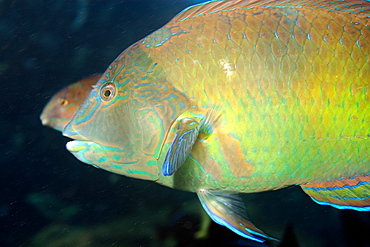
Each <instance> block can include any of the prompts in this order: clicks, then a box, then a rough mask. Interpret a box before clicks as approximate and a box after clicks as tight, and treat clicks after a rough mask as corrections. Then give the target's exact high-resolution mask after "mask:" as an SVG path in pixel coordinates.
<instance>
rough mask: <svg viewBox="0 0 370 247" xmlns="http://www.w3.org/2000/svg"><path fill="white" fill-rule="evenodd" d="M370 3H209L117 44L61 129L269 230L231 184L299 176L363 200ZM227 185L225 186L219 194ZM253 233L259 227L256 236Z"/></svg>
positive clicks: (243, 230) (88, 153)
mask: <svg viewBox="0 0 370 247" xmlns="http://www.w3.org/2000/svg"><path fill="white" fill-rule="evenodd" d="M369 9H370V3H369V2H367V1H357V0H356V1H319V0H302V1H292V0H287V1H266V0H262V1H261V0H259V1H241V0H239V1H211V2H207V3H205V4H200V5H197V6H194V7H192V8H189V9H187V10H185V11H183V12H182V13H180V14H179V15H178V16H176V17H175V18H174V19H173V20H172V21H170V22H169V23H168V24H167V25H165V26H164V27H163V28H161V29H159V30H157V31H155V32H154V33H153V34H151V35H149V36H148V37H146V38H144V39H142V40H140V41H138V42H137V43H135V44H133V45H132V46H130V47H129V48H128V49H126V50H125V51H124V52H123V53H122V54H121V55H120V56H119V57H118V58H117V59H116V60H115V61H114V62H113V63H112V64H111V65H110V66H109V68H108V69H107V71H106V72H105V73H104V75H103V77H102V79H101V80H100V81H99V82H98V84H97V85H96V88H95V89H94V90H93V91H92V92H91V94H90V95H89V98H88V99H87V100H86V102H85V103H84V105H83V106H82V107H81V108H80V109H79V111H78V112H77V113H76V115H75V117H74V118H73V119H72V121H71V123H70V124H69V125H68V126H67V127H66V129H65V131H64V135H66V136H69V137H71V138H75V139H77V140H78V141H73V142H70V143H68V144H67V148H68V149H69V150H70V151H71V152H72V153H73V154H74V155H75V156H76V157H77V158H79V159H80V160H81V161H83V162H85V163H88V164H92V165H94V166H97V167H100V168H103V169H105V170H108V171H112V172H115V173H118V174H123V175H127V176H131V177H137V178H142V179H147V180H153V181H156V182H158V183H161V184H164V185H166V186H169V187H173V188H176V189H182V190H187V191H193V192H197V193H198V196H199V198H200V200H201V202H202V205H203V207H204V208H205V210H206V211H207V213H208V214H209V215H210V216H211V218H212V219H213V220H214V221H216V222H217V223H219V224H222V225H225V226H227V227H229V228H230V229H231V230H233V231H234V232H236V233H238V234H240V235H242V236H244V237H248V238H252V239H254V240H257V241H259V240H261V239H260V238H259V237H257V236H262V237H266V235H265V234H263V233H262V232H261V231H259V230H258V229H257V228H255V227H254V226H253V225H252V224H251V223H249V222H248V221H247V220H246V219H245V218H244V217H243V216H242V215H243V214H242V213H241V212H240V208H239V207H238V206H235V205H239V204H240V201H239V199H238V198H237V197H236V196H233V195H231V194H230V193H229V192H258V191H265V190H273V189H278V188H282V187H285V186H289V185H296V184H299V185H301V186H302V188H303V189H304V191H305V192H306V193H307V194H309V195H310V196H311V197H313V199H314V200H315V201H317V202H318V203H321V204H329V205H332V206H335V207H338V208H351V209H356V210H370V199H369V196H370V186H369V184H370V178H369V176H368V175H369V173H370V157H369V150H370V137H369V134H370V130H369V123H370V114H369V112H370V107H369V103H368V102H369V97H370V82H369V80H370V79H369V75H370V66H369V54H370V19H369ZM223 191H224V192H223ZM256 235H257V236H256Z"/></svg>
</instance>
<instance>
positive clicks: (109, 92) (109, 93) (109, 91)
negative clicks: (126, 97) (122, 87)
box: [104, 89, 112, 98]
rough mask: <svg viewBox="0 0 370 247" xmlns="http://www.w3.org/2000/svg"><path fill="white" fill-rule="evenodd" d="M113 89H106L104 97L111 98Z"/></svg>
mask: <svg viewBox="0 0 370 247" xmlns="http://www.w3.org/2000/svg"><path fill="white" fill-rule="evenodd" d="M111 93H112V92H111V90H110V89H105V91H104V97H106V98H109V96H110V95H111Z"/></svg>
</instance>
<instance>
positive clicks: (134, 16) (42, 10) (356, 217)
mask: <svg viewBox="0 0 370 247" xmlns="http://www.w3.org/2000/svg"><path fill="white" fill-rule="evenodd" d="M199 2H202V1H199V0H198V1H194V0H192V1H191V0H123V1H118V0H57V1H56V0H0V78H1V89H2V90H1V101H2V103H1V104H0V128H1V131H0V167H1V170H0V188H1V190H0V246H9V247H11V246H22V247H24V246H30V247H34V246H57V247H58V246H80V247H84V246H93V247H95V246H96V247H99V246H164V247H166V246H318V247H320V246H339V247H342V246H343V247H344V246H370V236H369V232H370V213H368V212H356V211H351V210H337V209H334V208H332V207H329V206H320V205H317V204H315V203H314V202H313V201H312V200H311V199H310V198H309V197H308V196H307V195H305V194H304V193H303V192H302V191H301V189H300V188H299V187H289V188H286V189H282V190H279V191H272V192H263V193H258V194H243V195H242V196H243V199H244V201H245V203H246V206H247V212H248V214H249V217H250V218H251V219H252V220H253V222H254V223H255V224H256V225H257V226H258V227H259V228H261V229H264V231H265V232H266V233H268V234H269V235H271V236H274V237H277V238H279V239H281V242H280V243H278V242H267V243H263V244H259V243H256V242H253V241H249V240H246V239H243V238H242V237H240V236H238V235H236V234H234V233H232V232H231V231H230V230H228V229H227V228H225V227H222V226H219V225H217V224H215V223H213V222H212V223H211V225H210V227H209V230H208V231H207V234H205V236H204V237H203V238H197V236H198V235H197V234H196V233H197V232H198V231H199V230H200V229H201V225H202V222H203V221H204V220H203V219H202V217H203V216H204V214H203V211H202V208H201V206H200V203H199V202H198V199H197V197H196V195H195V194H192V193H187V192H183V191H177V190H173V189H169V188H166V187H163V186H160V185H158V184H154V183H151V182H148V181H141V180H136V179H131V178H127V177H123V176H119V175H115V174H110V173H108V172H105V171H103V170H99V169H96V168H94V167H91V166H88V165H85V164H83V163H81V162H80V161H78V160H77V159H76V158H74V157H73V156H72V155H71V154H70V153H69V152H68V151H67V150H66V149H65V143H66V142H67V141H68V138H65V137H63V136H62V135H61V133H60V132H57V131H55V130H53V129H51V128H47V127H44V126H42V125H41V122H40V119H39V116H40V113H41V111H42V109H43V107H44V106H45V104H46V103H47V102H48V100H49V99H50V97H51V96H52V95H53V94H54V93H55V92H57V91H58V90H59V89H61V88H62V87H64V86H67V85H68V84H71V83H73V82H76V81H77V80H79V79H81V78H83V77H86V76H89V75H91V74H94V73H98V72H104V70H105V69H106V68H107V67H108V65H109V64H110V63H111V62H112V61H113V59H114V58H116V57H117V56H118V55H119V54H120V53H121V52H122V51H123V50H124V49H125V48H126V47H128V46H129V45H130V44H132V43H134V42H135V41H137V40H139V39H141V38H143V37H145V36H146V35H148V34H150V33H151V32H153V31H154V30H156V29H158V28H159V27H161V26H162V25H164V24H165V23H166V22H168V21H169V20H170V19H171V18H172V17H173V16H174V15H175V14H177V13H178V12H180V11H181V10H183V9H184V8H185V7H188V6H190V5H192V4H195V3H199Z"/></svg>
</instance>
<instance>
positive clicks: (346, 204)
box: [301, 175, 370, 211]
mask: <svg viewBox="0 0 370 247" xmlns="http://www.w3.org/2000/svg"><path fill="white" fill-rule="evenodd" d="M301 187H302V189H303V191H304V192H306V193H307V194H308V195H309V196H310V197H311V198H312V199H313V200H314V201H315V202H317V203H318V204H322V205H330V206H333V207H335V208H339V209H353V210H358V211H370V175H367V176H355V177H352V178H343V179H340V180H335V181H328V182H325V183H312V184H305V185H301Z"/></svg>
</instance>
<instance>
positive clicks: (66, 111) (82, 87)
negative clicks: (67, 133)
mask: <svg viewBox="0 0 370 247" xmlns="http://www.w3.org/2000/svg"><path fill="white" fill-rule="evenodd" d="M101 76H102V74H94V75H91V76H89V77H86V78H84V79H82V80H80V81H77V82H75V83H73V84H71V85H69V86H67V87H64V88H62V89H61V90H59V91H58V92H57V93H56V94H54V95H53V97H51V99H50V100H49V102H48V103H47V104H46V106H45V107H44V109H43V110H42V113H41V115H40V119H41V123H42V125H45V126H49V127H51V128H53V129H55V130H58V131H62V130H63V129H64V127H65V126H66V125H67V124H68V123H69V122H70V121H71V119H72V117H73V116H74V115H75V113H76V111H77V110H78V108H79V107H80V105H81V104H82V103H83V102H84V100H85V98H86V97H87V96H88V95H89V93H90V91H91V90H92V86H93V85H94V84H96V83H97V82H98V80H99V79H100V77H101Z"/></svg>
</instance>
